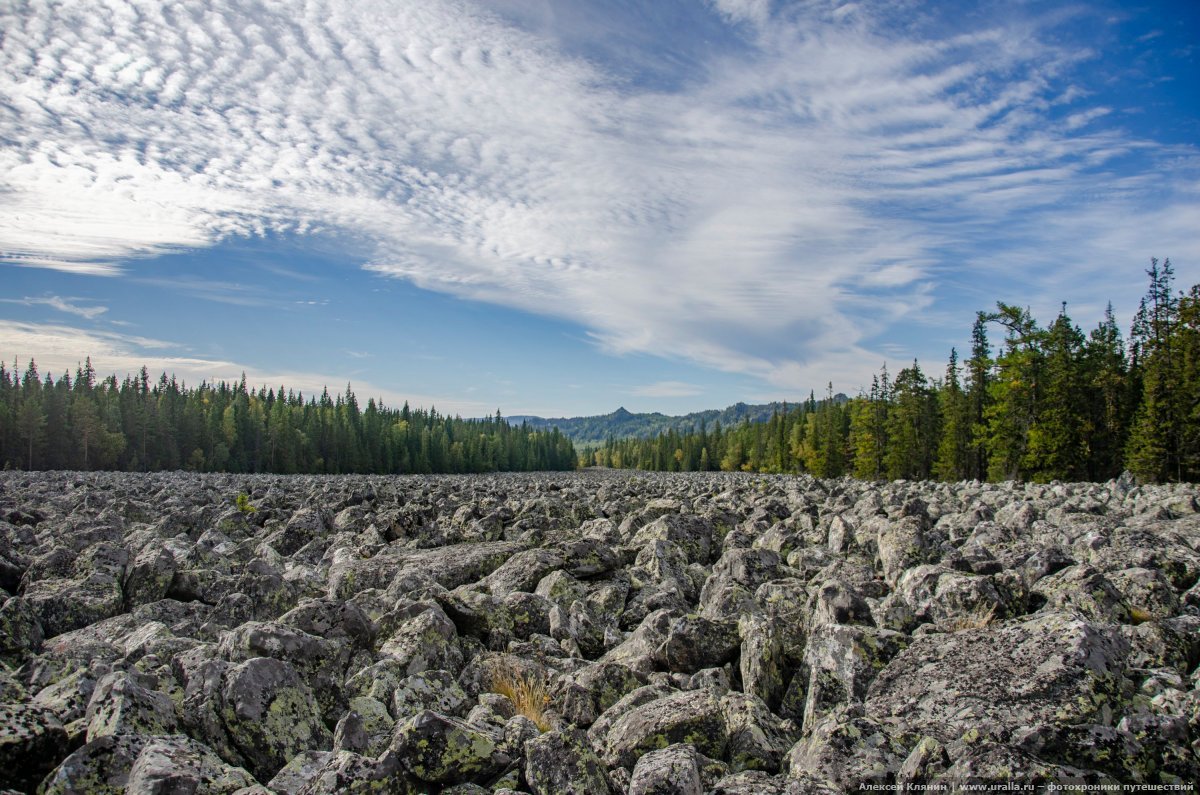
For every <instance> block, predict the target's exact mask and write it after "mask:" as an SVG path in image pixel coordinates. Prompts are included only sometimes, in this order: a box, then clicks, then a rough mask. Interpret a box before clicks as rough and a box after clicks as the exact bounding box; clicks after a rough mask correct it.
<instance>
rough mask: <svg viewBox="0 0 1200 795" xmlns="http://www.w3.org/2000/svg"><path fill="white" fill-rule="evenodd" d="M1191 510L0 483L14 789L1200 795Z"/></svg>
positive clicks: (1106, 489)
mask: <svg viewBox="0 0 1200 795" xmlns="http://www.w3.org/2000/svg"><path fill="white" fill-rule="evenodd" d="M1198 498H1200V491H1198V490H1197V488H1196V487H1194V486H1149V485H1137V484H1135V483H1134V482H1132V480H1130V479H1129V478H1128V477H1124V478H1121V479H1118V480H1114V481H1110V482H1108V483H1103V484H1058V483H1054V484H1049V485H1035V484H1013V483H1007V484H980V483H959V484H941V483H915V482H903V481H898V482H893V483H864V482H859V481H853V480H836V481H820V480H815V479H812V478H808V477H788V476H757V475H747V474H724V473H721V474H717V473H712V474H684V475H669V474H645V473H632V472H627V471H603V470H597V471H584V472H579V473H561V474H560V473H555V474H532V475H517V474H514V475H489V476H435V477H418V476H412V477H366V476H347V477H302V476H248V475H247V476H242V475H200V474H183V473H165V474H118V473H70V472H66V473H24V472H4V473H0V589H2V590H0V601H2V602H3V606H2V607H0V662H2V665H0V790H3V791H16V792H30V793H31V792H41V793H55V794H57V793H77V792H86V793H109V792H112V793H117V792H131V793H222V794H224V793H241V794H242V795H251V794H252V793H267V792H274V793H287V794H288V795H300V794H301V793H303V794H304V795H315V794H316V793H342V792H364V793H365V792H381V793H436V792H445V793H455V794H456V795H468V794H469V793H491V792H501V793H506V792H525V793H534V794H535V795H550V794H551V793H553V794H554V795H559V794H560V793H589V794H592V793H596V794H599V795H603V794H604V793H630V794H631V795H649V794H650V793H679V794H681V795H682V794H683V793H687V794H688V795H699V794H700V793H714V794H716V793H720V794H722V795H735V794H736V795H762V794H764V793H765V794H767V795H770V794H771V793H796V794H797V795H798V794H799V793H839V792H860V791H863V789H864V788H867V789H874V790H878V789H881V788H887V787H893V788H894V787H900V788H907V789H910V790H911V789H913V788H916V789H920V788H921V787H925V788H930V789H936V790H937V791H940V792H953V791H962V790H966V789H970V788H972V787H974V786H975V785H979V784H1005V783H1012V784H1015V785H1022V786H1025V785H1029V786H1032V787H1036V788H1045V787H1048V786H1050V785H1054V784H1058V785H1062V786H1063V787H1064V788H1065V789H1066V790H1067V791H1070V790H1071V788H1072V787H1075V788H1078V789H1084V788H1088V787H1095V786H1098V785H1105V784H1110V785H1111V784H1121V783H1124V784H1146V785H1156V786H1160V787H1162V788H1170V787H1171V786H1172V785H1176V786H1177V787H1187V786H1190V785H1191V784H1193V783H1194V782H1196V781H1200V672H1198V670H1197V663H1198V662H1200V586H1198V584H1197V579H1198V576H1200V513H1198V512H1197V511H1198V510H1200V502H1198ZM1030 791H1032V790H1030ZM1087 791H1094V790H1087Z"/></svg>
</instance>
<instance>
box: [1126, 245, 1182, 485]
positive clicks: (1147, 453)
mask: <svg viewBox="0 0 1200 795" xmlns="http://www.w3.org/2000/svg"><path fill="white" fill-rule="evenodd" d="M1146 275H1147V276H1149V277H1150V287H1149V289H1148V291H1147V294H1146V297H1145V299H1143V302H1142V305H1141V308H1140V309H1139V311H1138V315H1137V317H1136V318H1135V320H1134V326H1133V331H1132V332H1131V338H1132V343H1133V351H1134V361H1135V364H1136V365H1137V371H1138V372H1137V374H1138V378H1139V380H1140V382H1141V390H1142V393H1141V404H1140V405H1139V407H1138V410H1137V414H1136V415H1135V417H1134V421H1133V427H1132V429H1131V432H1130V435H1129V443H1128V446H1127V448H1126V458H1127V463H1128V466H1129V469H1130V470H1131V471H1132V472H1133V473H1134V474H1135V475H1137V476H1138V477H1139V478H1141V479H1143V480H1148V481H1152V482H1160V481H1165V480H1178V479H1180V478H1181V477H1182V474H1183V472H1182V469H1183V463H1182V460H1181V458H1180V441H1181V435H1182V431H1183V417H1184V416H1185V412H1184V411H1183V407H1182V406H1181V400H1180V399H1181V397H1182V390H1181V388H1180V386H1181V385H1180V380H1179V376H1180V372H1179V370H1178V369H1177V368H1176V361H1175V359H1176V356H1175V350H1174V348H1175V343H1176V340H1175V339H1174V327H1175V325H1176V323H1177V322H1178V302H1177V300H1176V299H1175V296H1174V295H1173V294H1172V287H1171V282H1172V278H1173V276H1174V273H1173V272H1172V269H1171V261H1170V260H1169V259H1168V260H1165V261H1164V262H1163V265H1162V267H1161V268H1160V267H1159V265H1158V260H1157V259H1151V260H1150V268H1149V269H1148V270H1147V271H1146Z"/></svg>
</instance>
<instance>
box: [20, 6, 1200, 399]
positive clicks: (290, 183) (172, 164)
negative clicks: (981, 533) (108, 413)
mask: <svg viewBox="0 0 1200 795" xmlns="http://www.w3.org/2000/svg"><path fill="white" fill-rule="evenodd" d="M1198 41H1200V4H1197V3H1194V2H1179V1H1178V0H1148V1H1147V2H1115V0H1113V1H1110V2H1105V0H1088V2H1033V1H1030V2H1019V1H1018V0H1003V2H988V1H986V0H985V1H983V2H961V3H960V2H953V3H949V2H947V3H941V2H938V3H932V2H930V3H925V2H911V1H910V2H904V1H903V0H889V2H881V3H872V2H834V1H833V0H810V1H806V2H785V1H783V0H707V1H706V0H655V2H653V3H650V2H642V0H479V2H472V1H471V0H354V2H350V1H349V0H261V2H253V1H252V0H237V1H236V2H223V1H220V0H212V1H211V2H204V1H203V0H133V1H127V0H81V1H80V2H65V3H64V2H57V1H56V2H43V1H42V0H16V1H15V2H10V3H4V4H0V274H2V278H3V282H2V283H0V284H2V285H3V289H2V290H0V359H3V360H4V361H5V362H6V363H7V364H8V365H9V366H10V367H11V365H12V362H13V359H14V357H16V358H17V359H18V361H19V366H20V367H21V368H22V369H23V368H24V365H25V363H26V362H27V361H28V359H29V358H30V357H34V358H36V360H37V362H38V363H39V365H40V367H41V369H42V371H43V373H44V372H46V371H47V370H49V371H51V372H53V373H55V374H59V373H61V372H63V371H64V370H67V369H70V370H71V371H72V372H73V371H74V369H75V366H76V363H77V362H78V361H80V360H81V359H82V358H83V357H84V356H86V355H90V356H91V357H92V360H93V362H94V363H95V364H96V366H97V369H98V370H99V371H100V372H101V373H102V374H103V373H110V372H116V373H118V374H119V375H123V374H124V373H125V372H129V371H133V370H136V369H137V368H139V367H140V366H141V365H142V364H146V365H148V366H149V367H150V368H151V370H152V372H154V373H155V374H157V373H158V372H160V371H163V370H166V371H168V372H173V373H175V374H177V375H178V376H179V377H180V378H182V379H184V380H186V381H187V382H188V383H189V384H195V383H198V382H199V381H200V380H201V379H209V380H212V379H214V378H218V379H219V378H226V379H234V378H238V377H240V374H241V373H242V372H245V373H246V374H247V377H248V379H249V380H250V381H251V382H253V383H268V384H271V385H278V384H280V383H285V384H287V385H288V386H290V387H295V388H300V389H303V390H305V391H306V393H308V392H311V391H312V390H314V389H317V390H319V389H320V388H321V386H322V385H325V384H328V385H329V386H330V389H331V391H334V390H337V391H340V390H341V389H342V388H344V386H345V384H346V383H347V382H352V383H353V385H354V388H355V391H356V392H357V393H358V394H359V396H360V399H364V400H365V397H366V396H368V395H372V396H378V397H382V398H383V399H384V400H385V402H388V403H389V404H396V403H398V402H400V401H403V400H405V399H408V400H410V401H412V402H413V403H414V404H420V405H424V406H429V405H431V404H434V405H436V406H437V408H438V409H439V410H443V411H450V412H457V413H461V414H463V415H465V416H472V415H480V414H484V413H490V412H491V411H494V410H495V409H496V408H499V409H501V410H502V411H503V412H504V413H505V414H524V413H532V414H542V415H545V416H561V415H577V414H593V413H604V412H608V411H611V410H613V409H615V408H616V407H617V406H619V405H624V406H626V407H627V408H629V409H630V410H634V411H638V410H643V411H654V410H658V411H664V412H668V413H676V412H683V411H689V410H695V409H700V408H709V407H722V406H725V405H728V404H730V403H733V402H735V401H737V400H746V401H750V402H758V401H763V400H769V399H789V400H793V399H796V398H799V397H803V396H806V395H807V394H808V392H809V390H810V389H815V390H816V391H817V392H818V393H820V392H822V391H823V389H824V385H825V383H826V382H828V381H832V382H833V385H834V388H835V390H837V391H843V392H847V393H851V394H853V393H855V392H856V391H857V390H858V389H859V388H860V387H861V386H863V385H865V384H867V383H869V381H870V377H871V374H872V373H874V372H876V371H878V369H879V367H880V366H881V365H883V364H884V363H885V362H886V363H887V364H888V366H889V368H890V369H892V371H893V372H894V371H895V370H898V369H899V368H900V367H902V366H904V365H905V364H907V363H908V362H910V361H911V360H912V359H913V358H914V357H919V358H920V360H921V362H922V364H923V366H924V367H925V369H926V371H927V372H930V373H940V372H941V371H942V370H943V369H944V367H945V360H946V357H947V355H948V353H949V351H950V348H951V347H952V346H958V348H959V349H960V350H962V349H964V348H965V347H967V345H968V340H969V334H970V327H971V323H972V320H973V318H974V314H975V311H976V310H978V309H984V308H988V307H990V306H992V305H994V303H995V302H996V301H997V300H1005V301H1008V302H1013V303H1019V304H1024V305H1028V306H1030V307H1031V309H1032V310H1033V312H1034V314H1035V316H1037V317H1038V318H1039V319H1041V320H1043V321H1045V322H1048V321H1049V320H1051V319H1052V318H1053V315H1054V313H1055V312H1056V311H1057V310H1058V307H1059V304H1060V302H1061V301H1067V302H1069V307H1068V309H1069V312H1070V314H1071V316H1072V318H1073V319H1074V320H1075V321H1076V322H1077V323H1078V324H1079V325H1081V326H1082V327H1083V328H1084V330H1085V331H1086V330H1089V329H1090V328H1091V327H1093V326H1094V325H1095V324H1096V322H1097V321H1099V319H1100V317H1101V315H1102V312H1103V309H1104V306H1105V304H1106V302H1108V301H1112V303H1113V304H1114V307H1115V309H1116V311H1117V315H1118V320H1119V322H1120V323H1121V324H1122V325H1123V326H1127V324H1128V320H1129V316H1130V314H1131V312H1132V310H1133V308H1134V306H1135V305H1136V302H1137V299H1138V297H1139V296H1140V295H1141V293H1142V292H1143V286H1144V281H1145V278H1144V273H1143V269H1144V268H1145V267H1146V266H1147V264H1148V260H1149V258H1150V257H1151V256H1157V257H1160V258H1161V257H1170V258H1171V259H1172V262H1173V263H1174V265H1175V269H1176V273H1177V275H1178V277H1179V282H1180V285H1181V286H1189V285H1190V284H1192V283H1194V282H1197V281H1200V268H1198V266H1197V263H1200V235H1198V233H1197V230H1198V229H1200V179H1198V177H1200V156H1198V153H1200V89H1198V88H1197V86H1198V85H1200V81H1198V80H1197V76H1198V75H1200V53H1198V51H1197V42H1198ZM997 336H998V332H997Z"/></svg>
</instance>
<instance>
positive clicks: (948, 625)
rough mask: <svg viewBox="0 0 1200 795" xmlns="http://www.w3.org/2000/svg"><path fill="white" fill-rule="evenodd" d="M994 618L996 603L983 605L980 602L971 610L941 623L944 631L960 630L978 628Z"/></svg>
mask: <svg viewBox="0 0 1200 795" xmlns="http://www.w3.org/2000/svg"><path fill="white" fill-rule="evenodd" d="M995 620H996V605H994V604H993V605H990V606H988V605H984V604H983V603H982V602H981V603H979V604H977V605H975V607H974V609H973V610H971V612H969V613H967V614H966V615H964V616H958V617H956V618H952V619H949V620H947V621H946V622H945V623H943V624H942V625H941V627H942V629H944V630H945V631H946V632H962V631H963V630H967V629H980V628H981V627H986V626H988V625H989V624H991V623H992V622H993V621H995Z"/></svg>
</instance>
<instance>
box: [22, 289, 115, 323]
mask: <svg viewBox="0 0 1200 795" xmlns="http://www.w3.org/2000/svg"><path fill="white" fill-rule="evenodd" d="M76 300H78V299H74V298H72V299H67V298H62V297H60V296H57V295H50V296H43V297H40V298H0V303H5V304H22V305H24V306H48V307H50V308H51V309H57V310H58V311H59V312H66V313H68V314H71V315H78V316H79V317H81V318H84V319H85V320H95V319H96V318H98V317H100V315H103V314H104V313H105V312H107V311H108V307H106V306H80V305H79V304H77V303H73V302H74V301H76Z"/></svg>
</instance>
